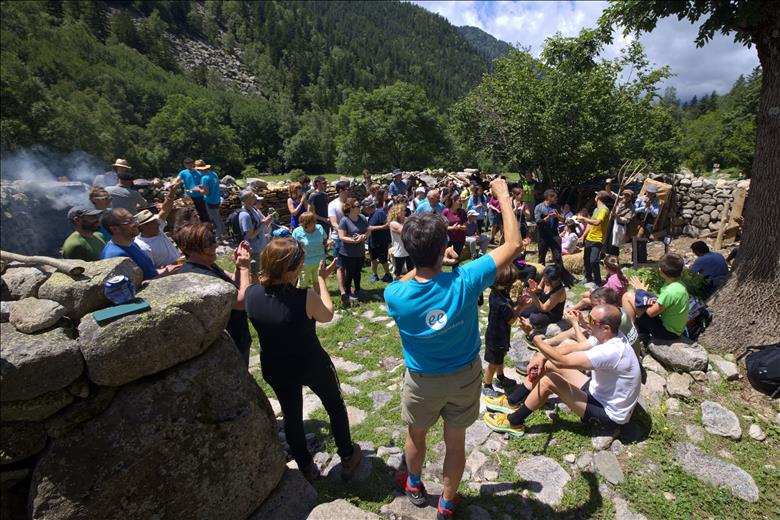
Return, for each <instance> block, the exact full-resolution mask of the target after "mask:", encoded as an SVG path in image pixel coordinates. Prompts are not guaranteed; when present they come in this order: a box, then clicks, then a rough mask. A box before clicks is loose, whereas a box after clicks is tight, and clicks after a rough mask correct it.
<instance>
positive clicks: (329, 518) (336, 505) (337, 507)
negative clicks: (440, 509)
mask: <svg viewBox="0 0 780 520" xmlns="http://www.w3.org/2000/svg"><path fill="white" fill-rule="evenodd" d="M404 500H406V501H408V499H407V498H406V497H404ZM430 509H432V508H430ZM433 512H434V513H435V512H436V510H435V509H434V510H433ZM337 518H338V519H342V518H343V519H344V520H346V519H347V518H348V519H349V520H379V519H380V518H381V517H380V516H379V515H376V514H374V513H372V512H370V511H363V510H362V509H360V508H359V507H357V506H353V505H352V504H350V503H349V502H347V501H346V500H344V499H343V498H339V499H338V500H334V501H333V502H326V503H324V504H320V505H318V506H317V507H315V508H314V510H313V511H312V512H311V514H309V516H308V520H335V519H337ZM404 518H407V517H404Z"/></svg>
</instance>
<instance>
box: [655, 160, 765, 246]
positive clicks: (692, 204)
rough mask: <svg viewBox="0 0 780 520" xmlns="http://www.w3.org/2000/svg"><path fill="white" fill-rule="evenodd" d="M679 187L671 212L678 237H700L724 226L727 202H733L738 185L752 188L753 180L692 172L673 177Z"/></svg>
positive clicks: (673, 232)
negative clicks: (723, 219) (705, 175)
mask: <svg viewBox="0 0 780 520" xmlns="http://www.w3.org/2000/svg"><path fill="white" fill-rule="evenodd" d="M672 180H673V184H674V188H675V200H674V205H673V207H672V209H671V213H670V215H669V216H670V222H671V233H672V235H674V236H679V235H687V236H690V237H699V236H701V235H702V234H704V233H708V232H710V231H716V230H717V229H718V228H719V227H720V220H721V218H722V216H723V214H722V211H723V208H724V207H725V204H726V202H729V203H732V204H733V199H734V192H735V191H736V190H737V188H744V189H749V188H750V180H748V179H745V180H725V179H718V180H715V179H706V178H702V177H695V176H694V175H693V174H692V173H690V172H684V173H678V174H675V175H673V176H672Z"/></svg>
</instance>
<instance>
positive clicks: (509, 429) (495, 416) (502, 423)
mask: <svg viewBox="0 0 780 520" xmlns="http://www.w3.org/2000/svg"><path fill="white" fill-rule="evenodd" d="M485 424H487V426H488V428H490V429H491V430H493V431H494V432H500V433H508V434H509V435H512V436H513V437H522V436H523V435H524V434H525V426H524V425H522V424H521V425H520V426H512V423H510V422H509V418H508V417H507V415H506V414H505V413H490V412H488V413H486V414H485Z"/></svg>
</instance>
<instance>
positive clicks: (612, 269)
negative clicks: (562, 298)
mask: <svg viewBox="0 0 780 520" xmlns="http://www.w3.org/2000/svg"><path fill="white" fill-rule="evenodd" d="M604 267H605V268H606V269H607V283H605V284H604V285H603V286H602V287H609V288H610V289H613V290H614V291H615V292H616V293H617V294H618V296H619V297H620V298H622V297H623V295H624V294H625V292H626V289H628V278H626V275H624V274H623V270H622V269H621V268H620V260H618V257H616V256H608V257H606V258H604ZM590 307H591V304H590V291H588V292H586V293H585V295H584V296H583V297H582V299H581V300H580V301H579V302H577V304H576V305H574V307H573V308H574V309H577V310H582V309H588V308H590Z"/></svg>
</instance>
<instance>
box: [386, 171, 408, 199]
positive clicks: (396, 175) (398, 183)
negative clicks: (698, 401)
mask: <svg viewBox="0 0 780 520" xmlns="http://www.w3.org/2000/svg"><path fill="white" fill-rule="evenodd" d="M406 189H407V187H406V183H405V182H404V181H402V180H401V170H393V181H392V182H391V183H390V185H389V186H388V187H387V191H389V192H390V195H391V198H392V197H396V196H398V195H406Z"/></svg>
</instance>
